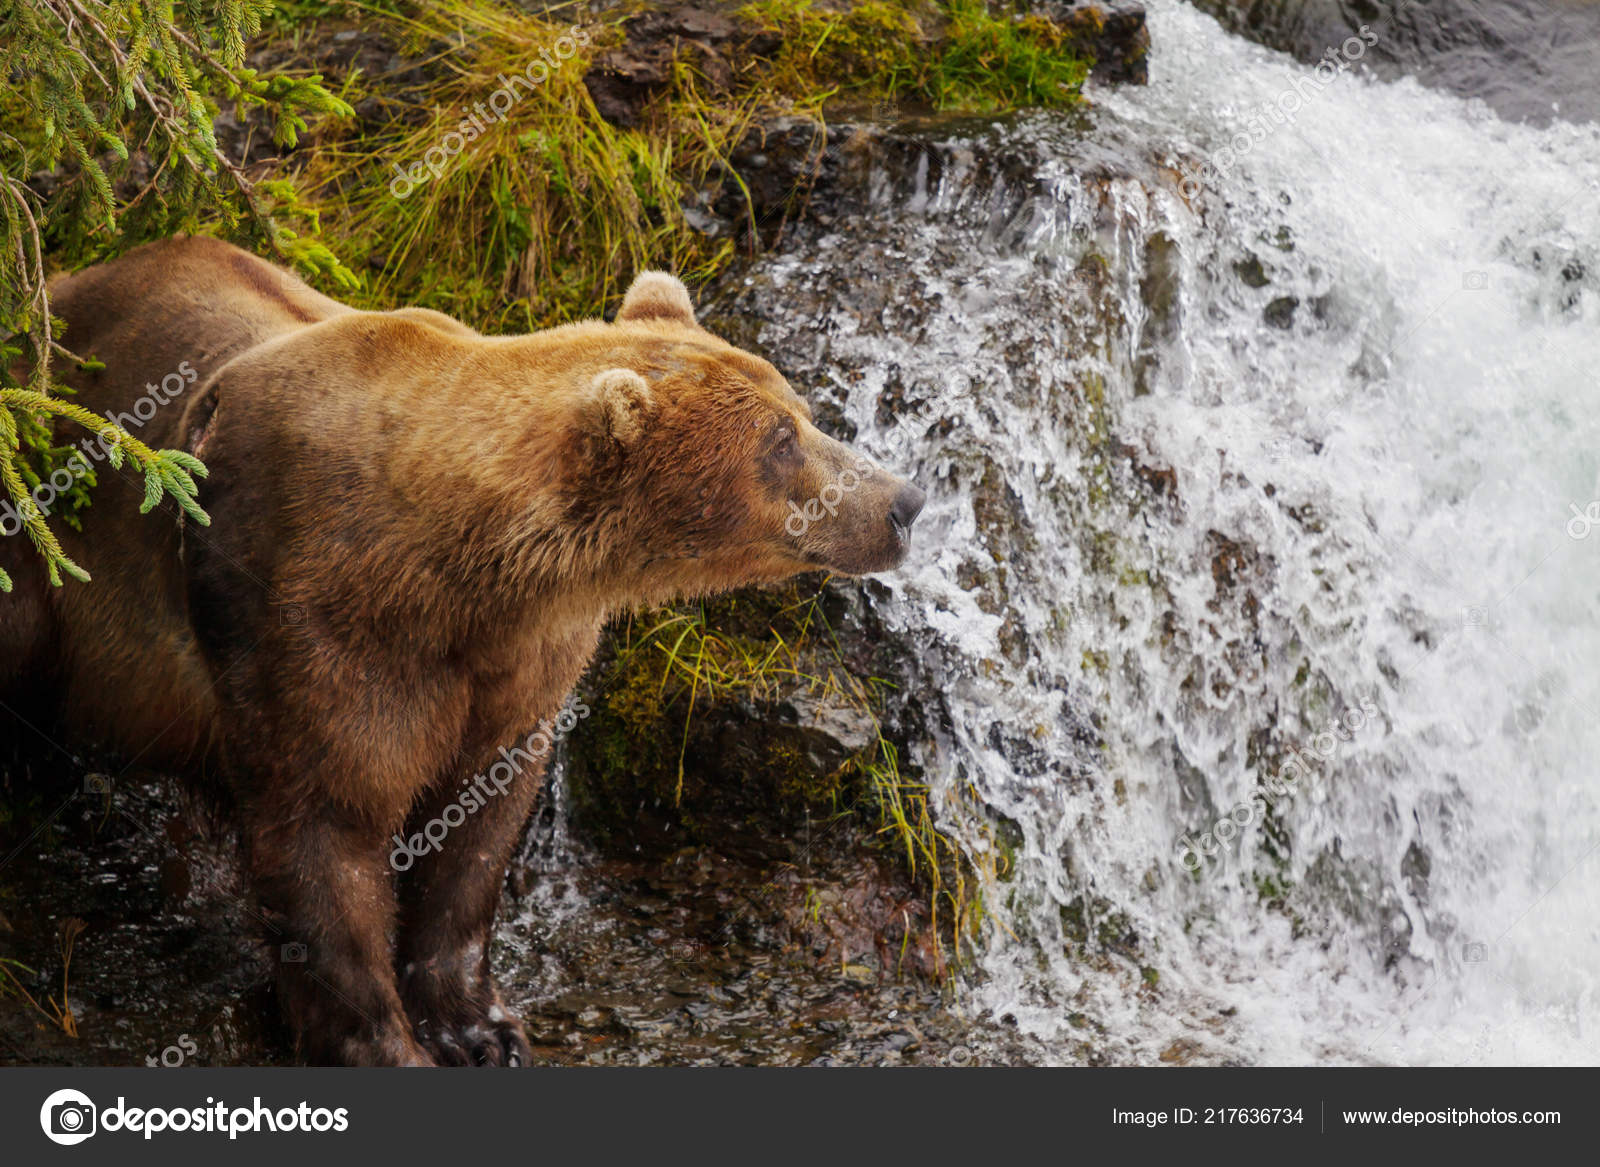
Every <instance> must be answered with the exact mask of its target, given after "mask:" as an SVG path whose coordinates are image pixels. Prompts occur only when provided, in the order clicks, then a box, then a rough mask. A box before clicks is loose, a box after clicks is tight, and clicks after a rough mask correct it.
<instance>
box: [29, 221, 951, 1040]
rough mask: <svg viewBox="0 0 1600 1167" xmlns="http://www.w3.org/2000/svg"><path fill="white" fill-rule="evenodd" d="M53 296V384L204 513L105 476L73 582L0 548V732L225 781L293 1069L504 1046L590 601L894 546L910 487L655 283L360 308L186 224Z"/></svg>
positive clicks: (845, 570)
mask: <svg viewBox="0 0 1600 1167" xmlns="http://www.w3.org/2000/svg"><path fill="white" fill-rule="evenodd" d="M52 296H53V309H54V311H55V312H56V313H57V314H58V315H59V316H61V317H62V318H63V319H65V321H66V322H67V325H68V333H67V337H68V342H69V344H70V345H71V347H72V349H73V351H74V352H76V353H79V354H82V355H92V356H94V357H96V358H98V359H99V360H100V361H103V362H104V364H105V368H104V369H103V370H100V371H69V372H67V373H66V374H64V376H65V379H66V380H67V381H68V382H69V383H70V384H72V385H73V386H74V388H75V389H76V390H77V397H76V398H75V400H77V401H78V402H79V403H81V404H83V405H85V406H87V407H89V408H90V409H93V410H95V411H97V412H99V413H101V414H104V415H107V416H112V417H114V418H118V419H120V420H119V424H121V425H123V426H124V428H126V429H127V430H128V431H129V432H130V433H132V434H133V435H134V436H136V437H138V438H139V439H140V440H141V441H143V442H145V443H146V444H147V445H149V446H152V447H155V448H163V447H166V448H177V449H187V450H191V451H193V452H195V453H196V454H198V455H199V456H200V457H201V458H203V459H204V460H205V462H206V464H207V467H208V468H209V470H210V477H209V478H208V479H207V480H205V481H204V482H203V483H202V490H201V503H202V505H203V506H204V507H205V508H206V509H207V511H208V512H209V514H210V515H211V517H212V519H213V525H212V526H210V527H209V528H206V527H201V526H199V525H198V524H196V523H194V522H193V521H182V520H180V519H179V518H178V517H176V515H175V512H174V511H173V510H172V508H171V507H164V508H163V509H162V510H161V511H160V512H159V513H157V514H153V515H149V516H141V515H139V514H138V507H139V503H140V501H141V500H142V498H143V495H144V490H143V484H142V481H141V480H140V479H139V477H138V475H137V474H134V473H132V472H130V471H129V470H128V469H127V468H126V467H125V468H124V469H123V470H122V471H121V472H117V471H113V470H111V468H110V467H109V465H108V464H106V463H105V462H101V461H98V460H97V465H96V469H97V473H98V476H99V478H100V484H99V485H98V486H97V487H96V488H95V489H94V492H93V505H92V506H91V507H90V508H88V509H87V510H85V511H83V512H81V517H82V520H83V532H82V534H81V535H80V534H78V533H76V532H73V531H71V530H68V529H65V528H64V527H63V526H62V525H61V524H59V523H58V524H55V525H56V527H57V529H58V531H59V532H60V534H61V536H62V543H63V546H64V548H65V550H66V551H67V553H68V554H69V555H71V556H72V557H73V558H74V559H75V560H76V561H77V562H78V563H79V564H81V565H82V566H83V567H85V568H86V569H88V570H89V571H90V573H91V574H92V575H93V577H94V578H93V582H92V583H90V584H88V585H78V584H72V583H69V584H68V585H67V586H66V587H64V588H51V587H49V586H48V584H47V583H46V581H45V580H44V578H43V572H42V570H41V567H40V564H39V561H38V559H37V556H36V555H35V554H34V552H33V550H32V548H31V546H30V545H29V543H28V540H27V538H26V536H15V537H11V538H4V539H0V567H3V568H4V569H5V570H6V571H8V572H9V573H10V574H11V576H12V577H13V579H14V580H15V581H16V590H15V592H14V593H13V594H12V595H11V596H8V597H0V702H3V703H4V707H3V708H0V722H3V721H4V720H5V719H6V718H8V717H11V716H13V715H12V714H8V713H7V712H6V708H9V709H12V710H18V709H20V708H21V707H22V703H23V702H24V701H27V702H29V703H30V704H29V708H30V710H33V711H37V712H38V715H39V716H41V717H46V718H48V719H49V723H50V724H53V725H55V726H61V727H70V728H71V732H72V734H73V735H74V737H75V738H76V739H78V740H81V741H83V742H85V743H92V744H95V745H98V746H101V747H104V748H106V749H109V750H111V751H113V752H114V753H116V754H117V755H118V756H120V757H121V758H122V759H123V760H124V761H125V762H130V763H131V762H133V761H137V762H138V763H139V764H141V765H143V766H147V767H157V768H161V769H165V770H168V771H171V772H173V773H182V774H185V775H187V776H189V777H191V778H193V779H194V780H195V781H196V782H198V783H199V784H201V785H203V786H205V785H210V786H213V787H216V788H218V789H219V790H220V791H222V792H225V794H226V799H225V801H226V803H227V805H228V806H229V807H231V808H232V809H231V814H232V815H233V819H234V821H235V823H236V825H237V826H238V828H239V830H240V833H241V836H242V840H243V843H244V852H245V856H246V861H247V865H248V870H249V875H250V878H251V881H252V884H253V887H254V889H255V894H256V895H257V897H258V898H259V900H260V907H261V909H262V912H263V914H264V916H265V918H266V919H267V921H268V923H269V928H268V930H267V932H266V936H265V938H266V939H267V940H268V941H269V942H270V943H271V945H272V946H273V952H274V955H275V956H276V957H277V958H278V961H279V963H278V968H279V978H278V981H279V986H278V987H279V994H280V999H281V1002H282V1005H283V1008H284V1011H285V1014H286V1018H287V1021H288V1023H289V1026H290V1028H291V1030H292V1032H293V1033H294V1034H295V1037H296V1040H297V1041H298V1043H299V1049H300V1052H301V1055H302V1056H303V1057H305V1058H306V1059H307V1060H309V1061H311V1062H314V1063H338V1064H358V1065H374V1064H377V1065H429V1064H510V1063H521V1064H527V1063H528V1062H529V1060H530V1053H529V1049H528V1044H527V1039H526V1037H525V1035H524V1034H523V1031H522V1027H521V1025H520V1023H519V1022H518V1021H517V1019H516V1018H515V1017H514V1016H512V1015H511V1013H510V1011H509V1010H508V1009H507V1008H505V1006H504V1005H503V1003H502V1002H501V999H500V996H499V992H498V989H497V987H496V985H495V983H494V980H493V977H492V976H491V974H490V971H489V939H490V933H491V928H492V924H493V919H494V912H495V907H496V903H497V901H498V899H499V895H500V890H501V885H502V883H503V880H504V877H505V870H506V866H507V864H508V862H509V860H510V856H511V853H512V850H513V848H514V846H515V845H516V842H517V840H518V837H519V835H520V833H521V830H522V828H523V825H524V822H525V820H526V818H527V815H528V812H529V809H530V807H531V805H532V802H533V798H534V795H535V792H536V789H537V786H538V782H539V779H540V777H541V772H542V768H543V758H542V757H541V756H539V751H538V750H533V751H530V750H528V749H526V748H525V747H526V745H527V743H529V742H531V741H533V740H534V735H537V734H539V733H541V732H544V731H546V730H550V731H551V732H560V731H562V730H563V729H566V728H570V730H571V732H574V733H581V732H582V728H581V725H579V726H577V727H571V726H570V722H571V720H572V715H571V713H570V711H568V712H567V713H566V714H565V715H564V714H563V703H564V702H565V701H566V699H567V697H568V694H569V693H570V692H571V690H572V687H573V685H574V683H575V682H576V681H577V679H578V677H579V675H580V674H581V672H582V670H583V669H584V667H585V665H586V664H587V662H588V661H589V659H590V656H591V654H592V653H593V651H594V649H595V645H596V642H597V639H598V637H599V633H600V630H601V628H602V626H603V624H604V623H605V621H606V620H607V619H608V617H609V616H610V615H611V614H613V613H616V612H618V611H621V610H626V609H629V608H632V607H635V606H638V605H641V604H654V603H661V602H665V601H668V600H671V599H674V598H679V597H684V596H692V595H703V594H709V593H714V592H718V591H723V590H726V589H729V588H734V587H739V586H743V585H747V584H753V583H759V582H763V581H774V580H779V579H782V578H785V577H787V576H790V575H793V574H795V573H798V572H804V571H814V570H825V571H833V572H838V573H842V574H861V573H867V572H874V571H882V570H887V569H890V568H893V567H895V566H896V565H898V563H899V562H900V561H901V559H902V558H903V556H904V554H905V549H906V541H907V537H908V533H909V528H910V525H911V523H912V521H914V519H915V518H916V515H917V512H918V511H919V510H920V508H921V505H922V494H921V492H920V491H918V490H917V489H916V488H915V487H913V486H910V485H909V484H907V483H905V482H904V481H902V480H901V479H899V478H897V477H895V476H894V475H892V474H890V473H888V472H887V471H885V470H883V469H881V468H879V467H877V466H876V465H873V464H872V463H870V462H868V461H866V460H865V459H862V458H860V457H859V456H858V455H856V454H855V453H853V452H852V451H851V450H849V449H848V448H847V447H845V446H843V445H841V444H840V443H838V442H836V441H834V440H832V439H831V438H828V437H827V436H825V435H824V434H822V433H821V432H820V431H818V430H817V429H816V427H815V426H814V425H813V424H812V422H811V414H810V410H809V409H808V407H807V406H806V405H805V403H804V402H803V401H802V400H801V399H800V398H799V397H798V396H796V394H795V393H794V392H793V391H792V390H791V389H790V387H789V386H788V384H787V383H786V382H785V381H784V379H783V377H782V376H780V375H779V373H778V372H777V371H776V370H775V369H774V368H773V367H772V366H771V365H769V364H768V363H767V362H766V361H764V360H762V359H761V358H759V357H757V356H754V355H752V354H750V353H747V352H743V351H741V350H739V349H736V348H734V347H733V346H731V345H729V344H727V343H725V342H724V341H722V340H720V339H719V338H717V337H715V336H713V335H712V334H711V333H709V332H707V331H706V330H704V329H703V328H701V327H700V325H699V324H698V323H697V322H696V320H695V316H694V310H693V307H692V305H691V303H690V300H689V296H688V293H687V292H686V291H685V289H684V287H683V285H682V284H681V283H679V282H678V281H677V280H676V279H675V278H673V277H672V276H669V275H664V274H661V273H656V272H646V273H644V274H642V275H640V276H639V277H638V278H637V280H636V281H635V282H634V284H633V286H632V287H631V288H630V290H629V292H628V294H627V296H626V297H625V298H624V301H623V304H622V307H621V309H620V310H619V311H618V313H617V317H616V320H615V322H613V323H609V324H608V323H604V322H601V321H589V322H584V323H579V324H571V325H566V326H563V327H561V328H556V329H552V330H550V331H546V332H541V333H536V334H533V335H530V336H520V337H485V336H480V335H479V334H478V333H476V332H474V331H473V330H472V329H470V328H468V327H467V326H465V325H463V324H460V323H458V322H456V321H454V320H452V319H450V318H449V317H447V316H443V315H441V314H439V313H436V312H432V311H429V310H426V309H401V310H398V311H394V312H381V313H379V312H362V311H357V310H354V309H351V308H349V307H347V306H345V305H342V304H340V303H338V302H336V301H334V300H332V299H329V298H328V297H326V296H323V295H321V294H320V293H318V292H316V291H314V290H312V289H311V288H310V287H308V286H307V285H305V284H304V283H303V282H302V281H300V280H299V279H298V278H296V277H295V276H293V275H291V274H289V273H287V272H284V271H282V270H280V269H278V268H276V267H274V266H273V265H271V264H269V263H267V262H265V261H263V260H260V259H258V258H256V257H254V256H251V255H249V254H248V253H246V252H243V251H241V250H239V249H237V248H234V247H232V246H230V245H228V244H225V243H222V242H220V241H217V240H214V239H209V238H203V237H193V238H176V239H171V240H167V241H164V242H162V243H156V244H151V245H148V246H146V247H143V248H140V249H138V250H136V251H133V252H130V253H129V254H128V255H126V256H124V257H122V258H120V259H118V260H116V261H114V262H112V263H109V264H106V265H103V266H100V267H95V268H90V269H87V270H85V271H82V272H79V273H76V274H74V275H71V276H67V277H64V278H61V279H59V280H57V281H56V282H55V283H54V285H53V287H52ZM185 363H187V367H189V368H192V369H193V370H194V371H195V372H196V373H197V377H196V378H195V380H194V383H192V384H190V383H188V382H185V383H184V384H183V385H182V386H181V387H180V386H177V385H176V383H171V384H172V386H173V387H172V388H171V389H166V388H163V386H164V384H167V383H168V382H166V381H164V379H165V378H167V375H168V374H169V373H171V372H172V371H174V370H178V369H179V368H180V366H183V365H185ZM59 432H60V437H61V440H62V441H64V442H65V441H73V442H78V441H81V440H82V439H83V438H84V437H85V435H83V434H81V433H77V434H73V433H70V432H69V431H68V429H67V427H65V426H63V427H62V428H61V429H60V431H59ZM91 452H92V451H91ZM818 500H822V502H823V503H824V504H825V505H819V503H818ZM797 516H799V517H798V518H797ZM552 727H554V728H552ZM541 740H542V739H541ZM511 756H515V757H516V759H517V766H516V768H515V777H514V780H511V781H504V780H501V781H498V782H497V784H496V786H492V787H486V786H485V784H484V783H483V781H482V777H483V776H484V775H486V774H488V773H489V771H490V770H491V769H492V768H494V767H495V765H496V764H497V763H498V764H501V765H502V766H503V765H504V764H505V762H506V759H507V758H508V757H511ZM524 759H526V760H524ZM501 777H502V778H503V776H501ZM474 790H475V791H476V795H475V796H473V797H470V798H469V796H468V792H469V791H474ZM491 792H492V793H491ZM439 822H446V823H448V824H449V830H448V833H447V834H445V835H443V836H442V837H440V838H439V839H438V840H437V845H436V846H435V845H432V844H431V843H430V845H428V846H426V847H423V848H419V849H417V850H418V851H419V852H420V853H418V854H412V853H411V852H410V851H405V852H404V854H405V855H406V856H407V857H408V861H407V862H404V863H401V862H397V861H396V860H395V854H396V851H397V842H400V841H404V840H409V839H414V838H418V837H420V835H419V832H421V831H422V830H423V829H424V826H425V825H427V824H437V823H439ZM435 833H437V828H436V827H435Z"/></svg>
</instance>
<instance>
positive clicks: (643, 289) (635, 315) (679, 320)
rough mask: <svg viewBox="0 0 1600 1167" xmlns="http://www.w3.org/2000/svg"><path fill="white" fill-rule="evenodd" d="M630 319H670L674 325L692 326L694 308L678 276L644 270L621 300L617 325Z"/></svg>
mask: <svg viewBox="0 0 1600 1167" xmlns="http://www.w3.org/2000/svg"><path fill="white" fill-rule="evenodd" d="M630 320H670V321H672V322H673V323H674V324H690V325H692V324H694V323H695V318H694V305H693V304H692V303H691V302H690V300H689V289H688V288H686V287H684V286H683V281H682V280H680V279H678V277H677V276H669V275H668V274H667V273H666V272H664V271H643V272H640V273H639V274H638V275H637V276H635V277H634V280H633V286H632V287H630V288H629V289H628V294H627V295H626V296H624V297H623V298H622V307H621V309H620V310H618V312H617V323H618V324H622V323H624V322H626V321H630Z"/></svg>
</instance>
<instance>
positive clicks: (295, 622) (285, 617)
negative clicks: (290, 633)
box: [278, 604, 306, 628]
mask: <svg viewBox="0 0 1600 1167" xmlns="http://www.w3.org/2000/svg"><path fill="white" fill-rule="evenodd" d="M305 622H306V610H305V608H304V606H302V605H300V604H284V605H282V606H281V607H279V609H278V623H279V624H280V625H282V626H283V627H285V628H298V627H300V626H301V625H302V624H304V623H305Z"/></svg>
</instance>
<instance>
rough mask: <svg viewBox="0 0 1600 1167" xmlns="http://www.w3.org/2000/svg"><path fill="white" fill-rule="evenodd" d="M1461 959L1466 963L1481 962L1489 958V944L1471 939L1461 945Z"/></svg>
mask: <svg viewBox="0 0 1600 1167" xmlns="http://www.w3.org/2000/svg"><path fill="white" fill-rule="evenodd" d="M1461 959H1462V960H1463V961H1465V962H1466V963H1467V964H1482V963H1483V962H1484V961H1486V960H1488V959H1489V946H1488V945H1487V944H1485V943H1484V942H1483V941H1482V940H1471V941H1468V942H1467V943H1466V944H1463V945H1462V946H1461Z"/></svg>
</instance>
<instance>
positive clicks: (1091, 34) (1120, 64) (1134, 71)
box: [1035, 0, 1150, 85]
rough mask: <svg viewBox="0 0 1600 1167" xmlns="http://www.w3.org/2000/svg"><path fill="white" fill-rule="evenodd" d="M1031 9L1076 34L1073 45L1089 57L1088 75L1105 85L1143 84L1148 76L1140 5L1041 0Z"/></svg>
mask: <svg viewBox="0 0 1600 1167" xmlns="http://www.w3.org/2000/svg"><path fill="white" fill-rule="evenodd" d="M1035 11H1038V12H1041V13H1042V14H1043V15H1045V16H1048V17H1050V19H1052V20H1054V21H1055V22H1056V23H1057V24H1060V25H1061V26H1062V27H1064V28H1067V29H1070V30H1072V31H1073V32H1074V33H1075V34H1076V38H1077V39H1076V41H1075V45H1074V47H1076V48H1078V49H1079V50H1080V51H1082V52H1085V53H1086V54H1087V55H1088V56H1090V57H1091V58H1092V60H1093V64H1092V65H1091V67H1090V70H1089V75H1090V76H1091V77H1093V78H1094V79H1095V80H1096V81H1100V82H1104V83H1107V84H1115V83H1126V84H1131V85H1143V84H1145V83H1146V82H1147V81H1148V80H1149V79H1150V62H1149V56H1150V30H1149V29H1148V28H1147V27H1146V26H1145V12H1144V5H1142V4H1137V3H1127V2H1124V0H1111V2H1110V3H1082V2H1081V0H1080V2H1078V3H1061V2H1056V3H1043V4H1038V5H1036V6H1035Z"/></svg>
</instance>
